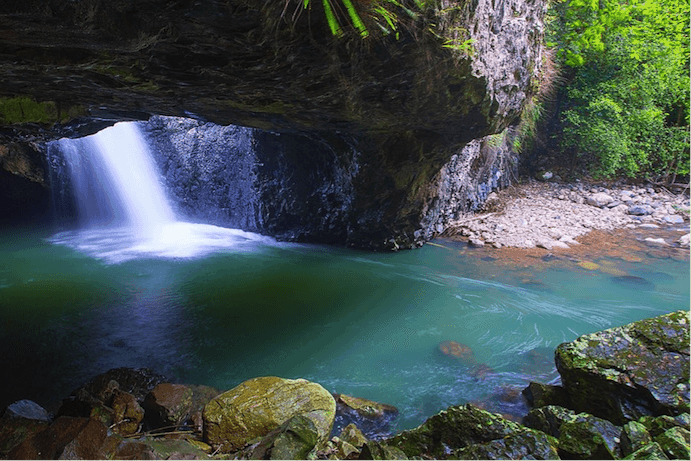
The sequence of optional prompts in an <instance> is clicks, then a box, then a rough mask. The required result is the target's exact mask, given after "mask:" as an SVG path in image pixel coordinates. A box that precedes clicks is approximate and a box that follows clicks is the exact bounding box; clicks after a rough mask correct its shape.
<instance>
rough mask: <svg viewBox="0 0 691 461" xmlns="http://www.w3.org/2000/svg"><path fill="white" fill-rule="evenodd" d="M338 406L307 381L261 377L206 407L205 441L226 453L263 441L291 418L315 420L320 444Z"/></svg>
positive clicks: (230, 391)
mask: <svg viewBox="0 0 691 461" xmlns="http://www.w3.org/2000/svg"><path fill="white" fill-rule="evenodd" d="M335 414H336V402H335V401H334V398H333V397H332V396H331V394H330V393H329V392H328V391H327V390H326V389H324V388H323V387H321V386H320V385H319V384H316V383H311V382H309V381H306V380H304V379H296V380H293V379H282V378H277V377H272V376H270V377H261V378H254V379H250V380H247V381H245V382H243V383H242V384H240V385H239V386H237V387H235V388H233V389H231V390H229V391H227V392H224V393H223V394H221V395H219V396H217V397H216V398H214V399H213V400H211V401H210V402H209V403H208V404H206V406H205V407H204V413H203V416H204V439H205V441H206V442H207V443H209V444H210V445H211V446H213V447H214V448H215V449H219V450H220V451H222V452H224V453H228V452H232V451H237V450H240V449H241V448H243V447H244V446H245V445H246V444H247V443H249V442H250V441H251V440H253V439H255V438H257V437H264V436H266V435H267V434H268V433H269V432H271V431H272V430H274V429H276V428H277V427H279V426H281V425H282V424H284V423H285V422H286V421H288V420H289V419H290V418H292V417H294V416H297V415H303V416H305V417H307V418H309V419H311V420H312V422H313V423H314V425H315V427H316V428H317V431H318V434H319V442H320V443H321V442H325V441H326V439H327V438H328V436H329V434H330V432H331V427H332V425H333V422H334V417H335Z"/></svg>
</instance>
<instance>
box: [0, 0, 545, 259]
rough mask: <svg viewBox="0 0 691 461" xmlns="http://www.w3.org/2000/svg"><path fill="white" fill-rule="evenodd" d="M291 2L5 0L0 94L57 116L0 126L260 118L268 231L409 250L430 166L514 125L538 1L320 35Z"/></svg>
mask: <svg viewBox="0 0 691 461" xmlns="http://www.w3.org/2000/svg"><path fill="white" fill-rule="evenodd" d="M298 3H301V2H293V1H290V2H285V1H283V0H203V1H192V0H178V1H172V0H140V1H137V2H134V1H129V0H113V1H109V2H103V1H100V0H73V1H69V2H57V1H51V0H23V1H13V0H9V1H5V2H3V3H2V5H0V30H2V31H5V32H3V33H2V34H0V79H2V81H3V85H2V87H0V98H6V99H7V98H15V97H16V96H29V97H31V98H33V99H34V100H36V101H48V102H50V104H51V106H50V108H51V111H52V116H53V118H54V120H59V121H61V122H64V123H63V124H62V125H58V126H53V127H52V128H48V127H46V126H44V127H43V128H42V129H41V130H39V129H37V128H35V127H33V126H27V125H26V124H25V125H23V126H14V127H13V130H12V131H5V132H4V134H3V135H2V136H3V137H4V138H5V139H7V138H10V139H12V140H15V139H14V138H22V137H23V138H26V137H27V136H29V135H31V136H34V135H36V134H39V135H40V136H42V137H43V138H44V139H49V138H51V137H53V138H54V137H58V136H62V135H69V136H76V135H79V134H86V133H89V132H93V131H94V130H96V129H97V128H99V127H101V126H103V124H104V123H112V120H122V119H145V118H148V116H150V115H153V114H160V115H174V116H185V117H191V118H196V119H198V120H201V121H204V122H207V121H208V122H213V123H215V124H221V125H228V124H234V125H241V126H246V127H253V128H258V129H260V130H261V131H257V132H256V133H258V134H257V136H258V138H257V139H260V138H261V143H260V144H262V146H265V149H266V152H265V153H263V154H262V155H263V156H264V160H263V162H262V164H263V165H265V167H264V168H265V170H264V171H265V172H266V171H269V169H271V175H274V176H272V177H275V178H276V180H275V181H274V182H273V183H272V184H273V185H272V186H271V187H268V186H267V188H265V189H262V190H261V191H258V192H257V193H258V194H259V198H258V200H259V201H260V204H261V205H259V206H260V208H261V209H262V210H263V211H262V212H261V213H260V214H259V215H258V216H261V219H262V220H263V221H262V224H261V226H262V227H263V229H264V230H265V231H266V232H273V233H277V234H281V235H284V236H285V237H286V238H301V239H307V240H317V241H336V240H337V241H339V242H340V243H343V244H351V245H355V246H360V247H373V248H382V247H384V248H387V247H388V248H397V247H410V246H415V245H417V244H419V243H420V242H421V241H423V239H424V238H426V236H430V235H432V234H433V233H434V232H430V228H429V224H428V223H429V222H430V219H426V217H425V216H426V215H425V214H426V213H428V211H427V210H429V209H430V206H431V205H430V200H432V198H433V196H434V195H435V194H434V192H433V191H434V190H436V189H435V187H436V186H435V185H434V184H435V183H434V181H433V179H434V178H436V177H437V175H438V173H439V171H440V169H441V168H442V166H443V165H444V164H445V163H446V162H447V161H449V159H451V157H452V156H453V155H456V154H458V155H462V149H463V147H464V146H465V145H466V144H467V143H469V142H470V141H472V140H473V139H479V138H482V137H483V136H486V135H488V134H491V133H497V132H500V131H502V130H503V129H505V128H506V127H507V126H509V125H511V124H512V123H515V122H516V121H517V117H518V116H519V114H520V111H521V109H522V107H523V106H524V104H525V101H526V98H528V97H530V95H531V94H532V93H534V92H535V91H536V84H537V81H538V76H539V71H540V64H541V52H542V50H541V41H542V33H543V32H542V15H543V9H544V2H543V0H494V1H492V0H467V1H465V0H464V1H452V0H439V1H438V2H436V6H435V7H434V8H429V9H428V10H427V11H425V12H421V13H420V14H419V15H417V16H416V17H415V18H414V19H412V18H409V20H408V24H407V26H406V27H401V30H400V37H399V38H398V39H397V38H395V37H394V36H393V34H391V35H388V36H382V37H377V38H375V37H370V38H367V39H362V38H360V37H358V36H355V35H356V34H353V36H349V35H348V34H346V36H344V37H341V38H338V39H334V38H333V37H332V36H331V34H330V32H329V31H328V27H327V26H326V24H325V20H324V19H323V14H322V13H321V12H319V11H318V7H317V6H316V5H318V4H319V3H320V2H312V3H313V4H314V5H315V6H314V8H313V11H303V12H302V13H301V14H298V15H296V16H295V18H294V19H293V18H292V17H293V9H294V8H296V7H297V6H296V5H297V4H298ZM365 3H369V2H362V4H365ZM428 3H429V2H428ZM284 8H285V9H286V10H285V14H284ZM76 116H79V117H80V118H79V120H74V118H75V117H76ZM4 119H5V122H6V123H5V125H7V121H8V120H9V119H8V117H7V116H5V117H4ZM103 119H107V120H106V121H104V120H103ZM68 120H72V122H71V123H68ZM27 133H28V135H27ZM283 173H285V174H290V175H289V176H285V177H282V178H281V177H280V175H281V174H283ZM259 174H262V173H261V171H260V172H259ZM267 174H268V173H267ZM315 177H318V178H320V181H314V180H312V179H311V178H315ZM276 197H279V199H278V200H276ZM304 197H312V199H311V201H310V202H309V203H306V202H305V203H300V201H301V200H303V198H304ZM316 197H320V198H319V199H316ZM304 213H307V215H308V216H312V217H313V218H310V219H307V221H309V222H321V224H319V225H318V226H316V227H314V228H313V229H309V228H308V227H306V225H305V224H302V223H301V220H303V219H302V218H304V217H305V215H304ZM257 219H259V218H257ZM258 222H259V221H256V222H254V224H252V223H249V222H247V223H245V224H246V226H249V227H252V226H253V225H257V223H258Z"/></svg>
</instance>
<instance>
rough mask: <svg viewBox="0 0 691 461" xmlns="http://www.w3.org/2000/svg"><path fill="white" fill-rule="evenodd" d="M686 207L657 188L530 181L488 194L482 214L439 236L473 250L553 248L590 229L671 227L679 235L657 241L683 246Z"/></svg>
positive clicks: (686, 237) (682, 197)
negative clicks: (458, 242) (486, 247)
mask: <svg viewBox="0 0 691 461" xmlns="http://www.w3.org/2000/svg"><path fill="white" fill-rule="evenodd" d="M689 208H690V203H689V198H688V196H687V195H685V194H679V195H677V194H673V193H671V192H669V191H667V190H666V189H664V188H662V187H657V188H653V187H638V186H631V185H622V184H619V185H610V186H607V185H596V184H587V183H581V182H576V183H573V184H562V183H556V182H540V181H532V180H531V181H529V182H527V183H524V184H519V185H516V186H512V187H509V188H507V189H504V190H502V191H500V192H498V193H492V194H490V196H489V197H488V199H487V201H486V203H485V205H484V212H482V213H479V214H476V215H471V216H466V217H463V218H461V219H459V220H457V221H455V222H453V223H451V224H450V225H449V226H448V228H447V230H446V231H445V233H444V236H445V237H449V238H452V239H457V240H465V241H468V242H469V244H470V245H472V246H475V247H482V246H485V245H487V246H491V247H494V248H504V247H515V248H536V247H538V248H543V249H546V250H554V249H556V250H558V249H569V248H572V247H574V246H575V245H578V244H579V241H578V239H579V238H581V237H583V236H585V235H586V234H588V233H589V232H590V231H593V230H601V231H612V230H616V229H658V228H664V227H675V228H678V229H680V230H681V231H685V232H684V233H683V235H680V236H679V238H677V239H675V240H672V241H665V242H658V243H660V244H661V245H677V246H680V247H686V248H688V247H689V232H688V223H689ZM680 234H681V233H680Z"/></svg>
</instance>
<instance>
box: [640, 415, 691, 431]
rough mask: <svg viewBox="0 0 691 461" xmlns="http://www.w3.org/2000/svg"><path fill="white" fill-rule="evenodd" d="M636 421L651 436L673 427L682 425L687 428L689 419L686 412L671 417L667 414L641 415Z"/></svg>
mask: <svg viewBox="0 0 691 461" xmlns="http://www.w3.org/2000/svg"><path fill="white" fill-rule="evenodd" d="M683 417H685V418H683ZM638 422H639V423H641V424H643V425H644V426H645V428H646V429H647V430H648V432H650V434H651V435H652V436H653V437H657V436H658V435H660V434H662V433H663V432H665V431H667V430H668V429H672V428H673V427H684V428H686V429H689V420H688V414H687V413H682V414H681V415H679V416H677V417H676V418H672V417H671V416H667V415H663V416H657V417H652V416H643V417H642V418H641V419H639V420H638Z"/></svg>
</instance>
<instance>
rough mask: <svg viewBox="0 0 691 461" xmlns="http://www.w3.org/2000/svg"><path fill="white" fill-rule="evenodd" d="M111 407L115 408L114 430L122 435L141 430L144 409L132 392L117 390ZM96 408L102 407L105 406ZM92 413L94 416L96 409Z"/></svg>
mask: <svg viewBox="0 0 691 461" xmlns="http://www.w3.org/2000/svg"><path fill="white" fill-rule="evenodd" d="M111 407H112V409H113V416H112V418H113V424H112V428H113V432H115V433H116V434H120V435H132V434H136V433H137V432H138V431H139V427H140V425H141V423H142V420H143V419H144V409H143V408H142V407H141V405H139V402H137V399H135V398H134V396H133V395H132V394H129V393H127V392H122V391H115V395H114V396H113V401H112V403H111ZM96 408H98V409H100V408H103V407H96ZM91 413H92V416H93V415H94V410H92V412H91ZM99 419H100V418H99Z"/></svg>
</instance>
